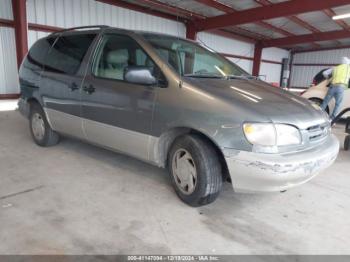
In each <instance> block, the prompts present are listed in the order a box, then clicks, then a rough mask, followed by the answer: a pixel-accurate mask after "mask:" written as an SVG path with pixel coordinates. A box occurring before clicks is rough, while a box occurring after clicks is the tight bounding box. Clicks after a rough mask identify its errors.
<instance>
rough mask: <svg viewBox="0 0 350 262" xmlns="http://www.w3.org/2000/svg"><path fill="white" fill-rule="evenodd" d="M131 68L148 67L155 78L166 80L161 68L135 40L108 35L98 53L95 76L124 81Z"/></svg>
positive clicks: (123, 36)
mask: <svg viewBox="0 0 350 262" xmlns="http://www.w3.org/2000/svg"><path fill="white" fill-rule="evenodd" d="M129 66H133V67H135V66H136V67H137V66H139V67H147V68H148V69H150V71H151V73H152V74H153V75H154V77H155V78H157V79H158V80H161V79H162V80H163V79H164V77H163V75H162V74H161V72H160V70H159V68H158V67H157V66H156V65H155V63H154V62H153V60H152V59H151V58H150V57H149V56H148V55H147V54H146V52H145V51H144V50H143V49H142V48H141V47H140V45H139V44H138V43H137V42H136V41H135V40H133V39H132V38H130V37H128V36H125V35H106V36H105V37H104V38H103V40H102V44H101V45H100V48H99V50H98V52H97V55H96V59H95V62H94V66H93V74H94V75H95V76H97V77H102V78H108V79H116V80H124V72H125V70H126V69H127V67H129Z"/></svg>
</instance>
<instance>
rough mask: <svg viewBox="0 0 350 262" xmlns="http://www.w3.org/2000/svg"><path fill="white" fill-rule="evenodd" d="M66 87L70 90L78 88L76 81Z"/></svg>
mask: <svg viewBox="0 0 350 262" xmlns="http://www.w3.org/2000/svg"><path fill="white" fill-rule="evenodd" d="M68 88H69V89H70V90H71V91H74V90H78V89H79V87H78V85H77V84H76V83H72V84H71V85H70V86H68Z"/></svg>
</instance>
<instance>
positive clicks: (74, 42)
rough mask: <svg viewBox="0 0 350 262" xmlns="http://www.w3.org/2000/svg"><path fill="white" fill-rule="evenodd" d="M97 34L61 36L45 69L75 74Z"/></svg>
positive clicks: (47, 59)
mask: <svg viewBox="0 0 350 262" xmlns="http://www.w3.org/2000/svg"><path fill="white" fill-rule="evenodd" d="M95 36H96V34H84V35H70V36H61V37H59V38H58V40H57V41H56V43H55V45H54V46H53V47H52V48H51V50H50V52H49V53H48V55H47V57H46V59H45V61H46V63H45V71H52V72H56V73H64V74H69V75H74V74H75V73H76V72H77V71H78V69H79V67H80V64H81V62H82V61H83V59H84V56H85V54H86V52H87V50H88V49H89V47H90V45H91V43H92V41H93V40H94V38H95Z"/></svg>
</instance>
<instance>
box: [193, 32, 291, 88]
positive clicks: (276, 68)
mask: <svg viewBox="0 0 350 262" xmlns="http://www.w3.org/2000/svg"><path fill="white" fill-rule="evenodd" d="M197 40H198V41H199V42H203V43H204V44H206V45H207V46H209V47H210V48H212V49H213V50H215V51H217V52H219V53H226V54H232V55H240V56H246V57H250V58H253V57H254V45H253V44H250V43H245V42H241V41H238V40H234V39H229V38H226V37H222V36H218V35H215V34H210V33H206V32H201V33H199V34H198V35H197ZM288 57H289V51H286V50H284V49H280V48H264V49H263V52H262V59H265V60H271V61H275V62H282V59H283V58H288ZM228 59H230V60H231V61H233V62H234V63H236V64H238V65H239V66H240V67H242V68H243V69H244V70H246V71H247V72H249V73H252V70H253V61H252V60H247V59H243V58H232V57H228ZM281 69H282V65H279V64H271V63H261V66H260V73H259V74H260V75H262V76H263V79H264V80H265V81H266V82H269V83H273V82H275V83H279V82H280V77H281Z"/></svg>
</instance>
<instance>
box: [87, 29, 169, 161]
mask: <svg viewBox="0 0 350 262" xmlns="http://www.w3.org/2000/svg"><path fill="white" fill-rule="evenodd" d="M91 63H92V65H91V71H90V72H89V73H88V74H87V75H86V78H85V81H84V84H83V87H82V103H83V106H82V116H83V119H84V120H83V127H84V131H85V133H86V136H87V139H88V140H89V141H91V142H93V143H96V144H99V145H103V146H105V147H108V148H112V149H115V150H118V151H121V152H124V153H126V154H129V155H132V156H135V157H137V158H140V159H144V160H147V159H148V144H149V139H150V133H151V127H152V114H153V109H154V103H155V97H156V91H157V86H147V85H141V84H133V83H128V82H126V81H125V80H124V71H125V70H126V68H127V67H128V66H133V67H138V66H140V67H145V66H146V67H148V68H149V69H150V70H151V71H152V72H153V75H154V76H155V77H156V78H157V79H164V77H163V75H162V73H161V71H160V70H159V68H158V67H157V66H156V65H155V63H154V62H153V60H152V59H151V58H150V57H149V56H148V55H147V53H146V52H145V51H144V50H143V49H142V48H141V46H140V45H139V44H138V43H137V42H136V41H135V40H134V39H132V38H131V37H129V36H128V35H123V34H106V35H104V36H103V37H102V39H101V40H100V43H99V46H98V48H97V50H96V52H95V55H94V59H93V60H92V61H91Z"/></svg>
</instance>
